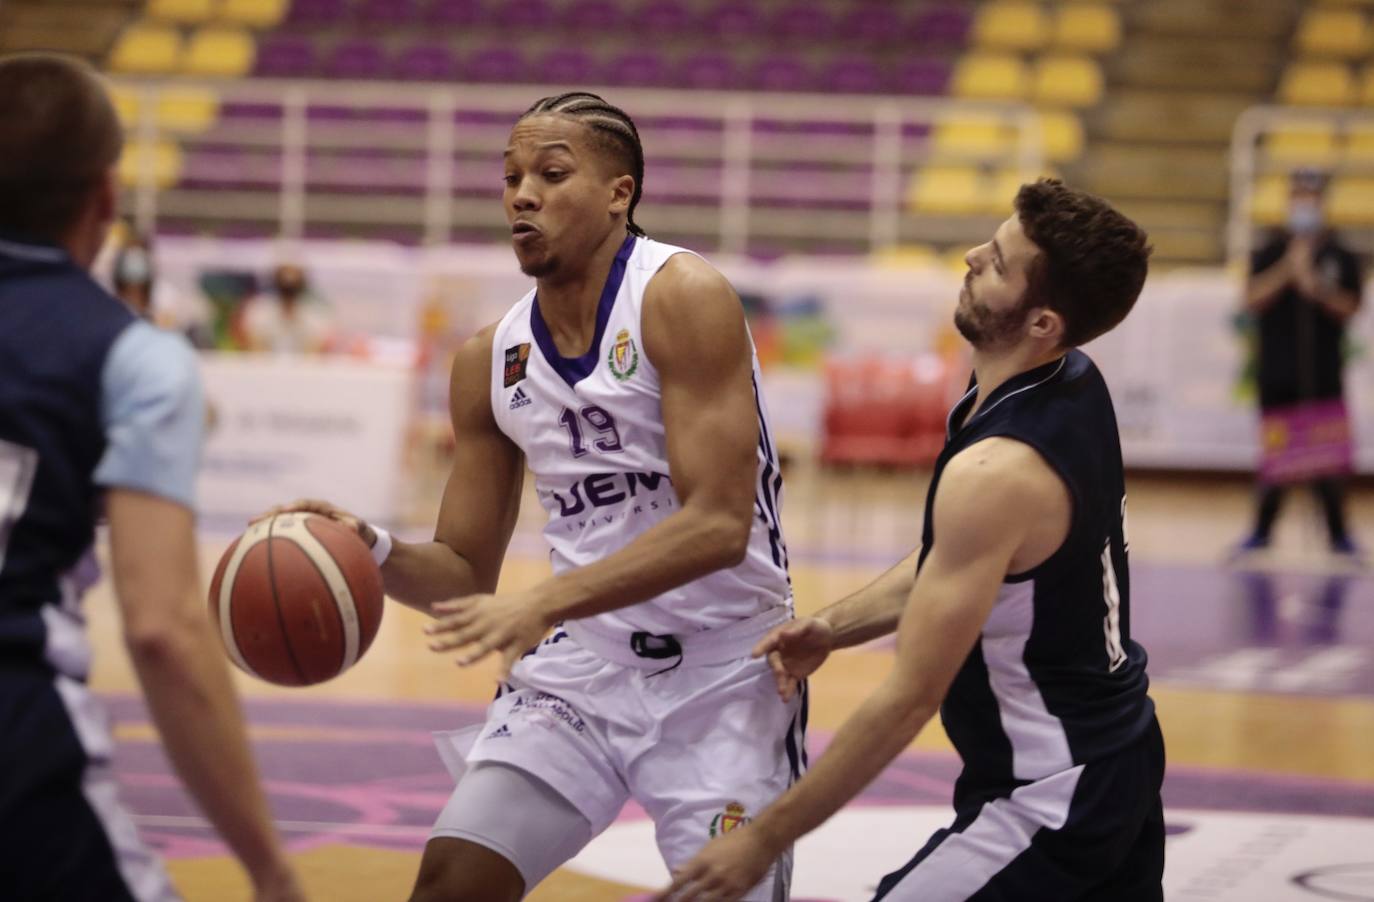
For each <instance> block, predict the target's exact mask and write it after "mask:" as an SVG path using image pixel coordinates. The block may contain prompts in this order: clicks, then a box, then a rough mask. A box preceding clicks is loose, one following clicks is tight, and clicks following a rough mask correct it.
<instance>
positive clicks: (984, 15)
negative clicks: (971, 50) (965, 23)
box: [973, 0, 1051, 50]
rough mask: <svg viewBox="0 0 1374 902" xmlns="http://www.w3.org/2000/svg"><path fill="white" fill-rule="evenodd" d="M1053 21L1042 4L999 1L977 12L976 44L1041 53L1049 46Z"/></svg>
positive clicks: (975, 22) (1019, 0)
mask: <svg viewBox="0 0 1374 902" xmlns="http://www.w3.org/2000/svg"><path fill="white" fill-rule="evenodd" d="M1050 33H1051V22H1050V19H1049V17H1048V16H1046V15H1045V9H1044V7H1043V6H1041V4H1039V3H1026V2H1021V0H996V2H993V3H987V4H984V5H983V6H982V8H980V9H979V10H978V16H977V18H976V19H974V22H973V42H974V43H975V44H977V45H978V46H980V47H987V48H1004V49H1009V50H1039V49H1040V48H1042V47H1044V46H1045V45H1046V44H1048V43H1049V39H1050Z"/></svg>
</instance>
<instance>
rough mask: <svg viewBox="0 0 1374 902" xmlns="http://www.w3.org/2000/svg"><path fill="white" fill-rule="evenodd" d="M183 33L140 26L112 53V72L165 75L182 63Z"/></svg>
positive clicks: (119, 43) (118, 44)
mask: <svg viewBox="0 0 1374 902" xmlns="http://www.w3.org/2000/svg"><path fill="white" fill-rule="evenodd" d="M181 48H182V40H181V33H180V32H179V31H177V30H176V29H174V28H170V27H168V26H166V25H153V24H147V25H136V26H134V27H133V28H130V29H128V30H127V31H125V32H124V33H123V34H122V35H120V36H119V40H118V41H116V42H115V45H114V48H113V49H112V50H111V51H110V61H109V66H110V69H111V70H112V71H114V72H118V73H123V74H128V75H163V74H167V73H171V72H175V71H177V69H178V68H179V66H180V63H181Z"/></svg>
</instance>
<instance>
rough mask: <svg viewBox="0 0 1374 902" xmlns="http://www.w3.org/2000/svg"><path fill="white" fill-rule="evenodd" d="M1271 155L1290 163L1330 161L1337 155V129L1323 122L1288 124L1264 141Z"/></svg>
mask: <svg viewBox="0 0 1374 902" xmlns="http://www.w3.org/2000/svg"><path fill="white" fill-rule="evenodd" d="M1264 146H1265V151H1266V152H1267V153H1268V155H1269V158H1270V159H1272V160H1275V161H1277V162H1282V163H1287V164H1298V165H1301V164H1319V163H1329V162H1331V159H1332V158H1333V157H1334V156H1335V155H1336V130H1335V128H1334V127H1333V126H1331V125H1329V124H1327V123H1322V122H1311V123H1302V124H1300V125H1285V126H1281V127H1279V128H1276V129H1274V130H1273V131H1272V132H1270V133H1269V135H1268V137H1267V138H1266V139H1265V142H1264Z"/></svg>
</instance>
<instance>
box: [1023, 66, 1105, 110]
mask: <svg viewBox="0 0 1374 902" xmlns="http://www.w3.org/2000/svg"><path fill="white" fill-rule="evenodd" d="M1101 99H1102V69H1101V67H1100V66H1098V65H1097V63H1096V62H1095V61H1094V60H1093V59H1092V58H1091V57H1087V56H1046V57H1042V58H1041V59H1040V61H1039V62H1038V63H1037V64H1036V67H1035V100H1036V101H1037V102H1039V103H1044V104H1050V105H1054V106H1072V107H1085V106H1092V105H1093V104H1095V103H1097V102H1098V101H1099V100H1101Z"/></svg>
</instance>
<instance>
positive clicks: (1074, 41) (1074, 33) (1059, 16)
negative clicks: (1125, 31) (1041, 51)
mask: <svg viewBox="0 0 1374 902" xmlns="http://www.w3.org/2000/svg"><path fill="white" fill-rule="evenodd" d="M1053 42H1054V46H1055V47H1056V48H1057V49H1060V50H1076V51H1081V52H1084V53H1108V52H1110V51H1112V50H1115V49H1116V48H1117V45H1119V44H1120V43H1121V16H1120V14H1118V13H1117V11H1116V10H1115V9H1113V8H1112V7H1110V6H1107V5H1105V4H1102V5H1099V4H1092V3H1065V4H1062V5H1060V6H1059V8H1058V9H1057V10H1055V16H1054V38H1053Z"/></svg>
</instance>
